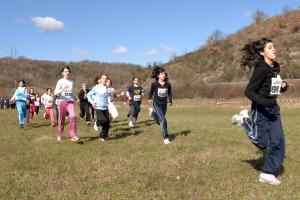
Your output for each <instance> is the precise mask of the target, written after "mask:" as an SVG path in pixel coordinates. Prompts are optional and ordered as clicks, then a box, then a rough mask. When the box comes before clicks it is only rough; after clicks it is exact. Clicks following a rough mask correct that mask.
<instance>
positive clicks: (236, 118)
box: [231, 114, 244, 126]
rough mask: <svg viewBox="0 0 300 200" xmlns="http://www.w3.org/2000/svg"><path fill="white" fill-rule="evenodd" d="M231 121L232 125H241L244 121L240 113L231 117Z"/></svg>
mask: <svg viewBox="0 0 300 200" xmlns="http://www.w3.org/2000/svg"><path fill="white" fill-rule="evenodd" d="M231 123H232V125H236V124H237V125H239V126H241V125H242V124H243V123H244V121H243V116H242V115H240V114H236V115H234V116H233V117H232V118H231Z"/></svg>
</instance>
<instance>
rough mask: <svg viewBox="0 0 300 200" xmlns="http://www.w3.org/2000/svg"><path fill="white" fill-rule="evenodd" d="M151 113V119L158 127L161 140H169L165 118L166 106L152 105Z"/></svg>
mask: <svg viewBox="0 0 300 200" xmlns="http://www.w3.org/2000/svg"><path fill="white" fill-rule="evenodd" d="M153 111H154V112H152V117H153V118H154V120H155V122H156V123H157V124H158V125H160V128H161V131H162V134H163V138H164V139H169V134H168V124H167V120H166V116H165V115H166V112H167V104H158V103H153Z"/></svg>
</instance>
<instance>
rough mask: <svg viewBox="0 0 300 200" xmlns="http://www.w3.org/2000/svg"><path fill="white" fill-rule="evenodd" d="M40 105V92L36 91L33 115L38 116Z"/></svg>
mask: <svg viewBox="0 0 300 200" xmlns="http://www.w3.org/2000/svg"><path fill="white" fill-rule="evenodd" d="M40 105H41V98H40V94H39V93H36V95H35V100H34V106H35V107H34V115H35V116H38V114H39V110H40Z"/></svg>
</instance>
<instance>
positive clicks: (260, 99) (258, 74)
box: [245, 68, 276, 106]
mask: <svg viewBox="0 0 300 200" xmlns="http://www.w3.org/2000/svg"><path fill="white" fill-rule="evenodd" d="M265 78H266V72H265V71H264V70H263V69H261V68H255V69H254V72H253V74H252V77H251V78H250V81H249V83H248V85H247V87H246V89H245V95H246V97H248V98H249V99H250V100H252V101H254V102H255V103H257V104H259V105H263V106H273V105H275V104H276V99H274V98H270V99H269V98H265V97H264V96H262V95H260V94H258V93H257V90H258V89H259V88H260V86H261V84H262V82H263V81H264V79H265Z"/></svg>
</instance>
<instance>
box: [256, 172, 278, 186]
mask: <svg viewBox="0 0 300 200" xmlns="http://www.w3.org/2000/svg"><path fill="white" fill-rule="evenodd" d="M259 181H260V182H262V183H269V184H271V185H280V183H281V181H280V180H278V179H277V178H276V177H275V176H274V175H273V174H266V173H263V172H261V173H260V175H259Z"/></svg>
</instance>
